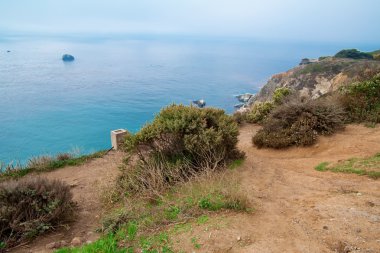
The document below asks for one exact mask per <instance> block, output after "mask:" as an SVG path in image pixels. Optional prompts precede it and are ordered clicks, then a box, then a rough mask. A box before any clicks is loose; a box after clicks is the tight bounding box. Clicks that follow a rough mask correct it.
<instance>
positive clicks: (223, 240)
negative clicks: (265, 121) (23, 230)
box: [12, 125, 380, 253]
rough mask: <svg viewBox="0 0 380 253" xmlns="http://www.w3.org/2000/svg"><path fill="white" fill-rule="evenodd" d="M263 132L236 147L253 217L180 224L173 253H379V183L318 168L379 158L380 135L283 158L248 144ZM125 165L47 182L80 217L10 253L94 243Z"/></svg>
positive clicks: (109, 159)
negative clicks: (68, 194)
mask: <svg viewBox="0 0 380 253" xmlns="http://www.w3.org/2000/svg"><path fill="white" fill-rule="evenodd" d="M259 128H260V127H259V126H257V125H244V126H242V127H241V128H240V136H239V144H238V145H239V148H240V149H241V150H244V151H245V152H246V154H247V159H246V161H245V162H244V163H243V165H242V167H240V168H237V169H236V171H235V172H236V174H237V175H239V176H240V177H241V178H242V181H241V186H240V187H241V188H242V189H243V190H244V191H245V192H246V193H247V195H248V196H249V198H250V201H252V203H253V205H254V208H255V211H254V212H252V213H240V214H239V213H238V214H236V213H233V212H228V211H226V212H224V213H214V214H213V213H211V212H210V215H209V216H208V217H206V218H207V219H205V221H204V222H202V223H197V222H193V223H190V224H178V225H179V226H182V229H179V230H178V231H177V232H176V233H175V234H174V235H173V238H172V240H171V241H172V243H173V246H174V248H175V249H176V250H177V251H178V252H215V253H222V252H226V253H227V252H247V253H248V252H249V253H252V252H261V253H266V252H268V253H272V252H310V253H313V252H315V253H323V252H339V253H343V252H367V253H375V252H379V251H380V242H379V238H378V235H379V234H380V226H379V223H380V216H379V214H380V195H379V192H380V181H379V180H377V181H376V180H373V179H369V178H367V177H364V176H358V175H355V174H336V173H331V172H319V171H316V170H315V169H314V167H315V166H316V165H318V164H319V163H321V162H337V161H340V160H343V159H349V158H352V157H366V156H370V155H373V154H375V153H377V152H379V151H380V128H379V127H376V128H366V127H364V126H359V125H349V126H347V128H346V130H345V131H343V132H341V133H338V134H336V135H333V136H329V137H321V138H320V140H319V142H318V144H316V145H314V146H311V147H307V148H304V147H303V148H289V149H286V150H270V149H257V148H255V147H253V146H252V143H251V136H252V135H253V133H255V132H256V131H257V130H258V129H259ZM122 157H123V156H122V154H117V153H110V154H108V155H106V156H105V157H103V158H99V159H96V160H95V161H93V162H90V163H89V164H86V165H82V166H78V167H67V168H63V169H61V170H58V171H54V172H50V173H46V174H43V175H42V176H46V177H48V178H51V179H53V178H59V179H62V180H63V181H65V182H67V183H69V184H71V185H72V187H73V193H74V199H75V200H77V201H78V204H79V208H80V210H81V212H80V214H79V217H78V219H76V221H75V222H74V223H73V224H71V226H70V228H69V229H68V230H67V229H66V228H63V229H61V230H57V231H56V232H54V233H52V234H48V235H45V236H41V237H39V238H37V239H36V240H35V241H34V243H32V244H29V245H23V246H21V247H18V248H16V249H14V250H13V251H12V252H53V251H54V250H53V249H49V248H46V245H51V243H54V242H57V241H58V242H60V241H61V240H65V241H66V242H68V243H69V242H70V241H71V240H72V239H73V238H74V237H76V236H80V237H82V240H83V242H85V241H86V240H94V239H96V238H97V237H98V235H97V234H96V233H94V231H95V229H96V228H97V227H99V226H100V219H99V216H100V215H101V211H100V206H101V204H100V200H99V198H98V195H97V194H98V191H97V190H96V189H97V188H96V187H97V185H98V184H101V183H102V182H103V183H104V182H107V181H112V180H113V178H114V177H115V175H116V174H117V173H118V166H119V164H120V162H121V158H122ZM107 175H108V176H107ZM170 228H172V227H168V229H170ZM177 251H176V252H177Z"/></svg>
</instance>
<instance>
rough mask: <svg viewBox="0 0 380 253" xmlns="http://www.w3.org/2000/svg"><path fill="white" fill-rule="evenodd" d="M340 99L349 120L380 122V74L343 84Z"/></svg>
mask: <svg viewBox="0 0 380 253" xmlns="http://www.w3.org/2000/svg"><path fill="white" fill-rule="evenodd" d="M340 100H341V103H342V105H343V107H344V108H345V110H346V112H347V116H348V121H349V122H372V123H380V74H377V75H375V76H374V77H372V78H371V79H369V80H365V81H361V82H355V83H352V84H349V85H345V86H342V87H341V89H340Z"/></svg>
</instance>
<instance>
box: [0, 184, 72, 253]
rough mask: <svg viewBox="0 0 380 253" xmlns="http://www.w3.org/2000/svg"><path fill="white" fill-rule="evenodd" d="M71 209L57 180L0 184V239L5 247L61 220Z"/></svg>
mask: <svg viewBox="0 0 380 253" xmlns="http://www.w3.org/2000/svg"><path fill="white" fill-rule="evenodd" d="M72 210H73V202H72V194H71V192H70V187H69V186H68V185H66V184H64V183H62V182H61V181H57V180H52V181H50V180H47V179H43V178H25V179H21V180H19V181H10V182H4V183H1V184H0V217H1V219H0V242H1V243H3V244H5V245H6V246H7V247H11V246H14V245H16V244H17V243H19V242H20V241H22V240H25V239H30V238H32V237H34V236H37V235H38V234H41V233H43V232H45V231H47V230H50V229H52V228H54V227H55V226H57V225H59V224H61V223H62V222H65V221H66V219H67V218H68V217H70V215H71V213H72Z"/></svg>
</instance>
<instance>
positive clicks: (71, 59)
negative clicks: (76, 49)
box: [62, 54, 75, 62]
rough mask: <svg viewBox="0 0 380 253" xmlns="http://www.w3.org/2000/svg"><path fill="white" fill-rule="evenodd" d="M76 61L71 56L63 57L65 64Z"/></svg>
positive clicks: (65, 55)
mask: <svg viewBox="0 0 380 253" xmlns="http://www.w3.org/2000/svg"><path fill="white" fill-rule="evenodd" d="M74 60H75V58H74V56H72V55H70V54H64V55H63V56H62V61H64V62H70V61H74Z"/></svg>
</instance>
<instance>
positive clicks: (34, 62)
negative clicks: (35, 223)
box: [0, 36, 376, 163]
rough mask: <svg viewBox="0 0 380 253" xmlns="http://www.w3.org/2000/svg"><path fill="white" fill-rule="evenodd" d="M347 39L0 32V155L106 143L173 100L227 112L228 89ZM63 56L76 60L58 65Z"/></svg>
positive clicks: (246, 88) (261, 80)
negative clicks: (316, 40) (200, 101)
mask: <svg viewBox="0 0 380 253" xmlns="http://www.w3.org/2000/svg"><path fill="white" fill-rule="evenodd" d="M345 46H346V47H347V46H349V45H338V44H334V45H331V44H318V43H314V44H310V43H289V42H288V43H280V42H267V41H257V40H254V39H231V38H196V37H174V36H171V37H155V36H124V37H123V36H116V37H101V36H99V37H96V36H66V37H65V36H50V37H49V36H2V37H0V161H3V162H6V163H8V162H11V161H13V162H16V161H19V162H21V163H25V162H26V161H27V160H28V159H29V158H30V157H32V156H37V155H44V154H48V155H54V154H56V153H59V152H67V151H69V152H70V151H73V150H76V151H77V150H80V152H81V153H83V154H84V153H91V152H94V151H97V150H101V149H108V148H110V147H111V143H110V131H111V130H113V129H118V128H125V129H128V130H129V131H131V132H136V131H138V129H139V128H141V126H143V125H144V124H145V123H147V122H149V121H150V120H152V119H153V117H154V115H155V114H156V113H158V112H159V110H160V109H161V108H162V107H164V106H166V105H169V104H171V103H182V104H190V101H191V100H194V99H204V100H205V101H206V103H207V106H213V107H219V108H222V109H224V110H226V112H228V113H233V111H234V108H233V105H234V104H236V103H238V101H236V99H235V98H234V97H233V95H235V94H240V93H246V92H249V93H255V92H257V91H258V90H259V89H260V87H261V86H262V85H263V84H265V82H266V80H267V79H268V78H269V77H270V76H271V75H273V74H275V73H278V72H282V71H286V70H288V69H290V68H292V67H293V66H296V65H297V64H298V63H299V62H300V60H301V59H302V58H304V57H309V58H313V57H318V56H322V55H332V54H334V53H336V52H337V51H339V50H340V49H342V48H343V47H345ZM363 47H364V48H363ZM360 49H362V50H363V49H368V50H371V49H376V48H373V47H371V46H370V45H364V46H362V47H361V48H360ZM8 50H9V51H10V52H7V51H8ZM66 53H68V54H72V55H73V56H74V57H75V61H74V62H71V63H64V62H63V61H62V60H61V57H62V55H63V54H66Z"/></svg>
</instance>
